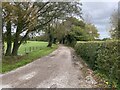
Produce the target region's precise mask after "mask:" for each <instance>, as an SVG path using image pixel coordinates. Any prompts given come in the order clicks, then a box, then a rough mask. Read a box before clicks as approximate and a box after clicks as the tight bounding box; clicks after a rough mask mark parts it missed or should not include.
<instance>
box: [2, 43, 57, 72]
mask: <svg viewBox="0 0 120 90" xmlns="http://www.w3.org/2000/svg"><path fill="white" fill-rule="evenodd" d="M57 47H58V46H57V45H53V47H52V48H49V47H46V48H43V49H41V50H38V51H33V52H31V53H28V54H26V55H23V56H11V57H10V56H9V57H3V60H2V72H0V73H5V72H8V71H11V70H13V69H16V68H18V67H21V66H24V65H26V64H28V63H30V62H32V61H34V60H36V59H38V58H41V57H43V56H45V55H48V54H50V53H51V52H53V51H54V50H55V49H57Z"/></svg>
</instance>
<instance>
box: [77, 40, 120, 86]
mask: <svg viewBox="0 0 120 90" xmlns="http://www.w3.org/2000/svg"><path fill="white" fill-rule="evenodd" d="M119 46H120V41H105V42H85V43H77V44H76V46H75V50H76V52H77V54H78V55H80V56H81V57H82V58H83V60H85V61H86V63H87V64H88V65H89V66H90V67H91V68H92V69H93V70H97V71H100V72H101V73H102V74H104V75H106V76H107V77H108V79H109V80H110V81H109V82H111V83H113V82H116V83H118V84H117V85H120V52H119Z"/></svg>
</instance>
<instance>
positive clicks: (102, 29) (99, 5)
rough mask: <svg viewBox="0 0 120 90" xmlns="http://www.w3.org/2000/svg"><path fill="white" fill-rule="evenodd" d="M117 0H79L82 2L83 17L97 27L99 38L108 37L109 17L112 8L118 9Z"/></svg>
mask: <svg viewBox="0 0 120 90" xmlns="http://www.w3.org/2000/svg"><path fill="white" fill-rule="evenodd" d="M88 1H89V2H88ZM113 1H114V2H113ZM118 1H119V0H109V1H107V0H106V1H105V0H104V1H103V0H81V2H82V4H83V5H82V12H83V18H84V19H86V20H87V21H90V22H91V23H93V24H94V25H95V26H96V27H97V29H98V32H99V34H100V37H99V38H100V39H103V38H109V37H110V33H109V28H110V17H111V15H112V13H113V12H114V10H117V9H118Z"/></svg>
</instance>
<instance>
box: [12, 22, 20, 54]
mask: <svg viewBox="0 0 120 90" xmlns="http://www.w3.org/2000/svg"><path fill="white" fill-rule="evenodd" d="M21 27H22V26H21V23H18V27H17V30H16V34H15V39H14V45H13V50H12V55H13V56H16V55H17V53H18V48H19V46H20V44H19V43H18V42H19V37H20V31H21Z"/></svg>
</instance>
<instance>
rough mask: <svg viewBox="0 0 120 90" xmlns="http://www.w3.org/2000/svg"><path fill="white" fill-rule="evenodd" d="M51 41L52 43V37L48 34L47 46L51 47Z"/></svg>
mask: <svg viewBox="0 0 120 90" xmlns="http://www.w3.org/2000/svg"><path fill="white" fill-rule="evenodd" d="M52 43H53V37H52V35H51V34H50V35H49V41H48V45H47V47H52Z"/></svg>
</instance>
